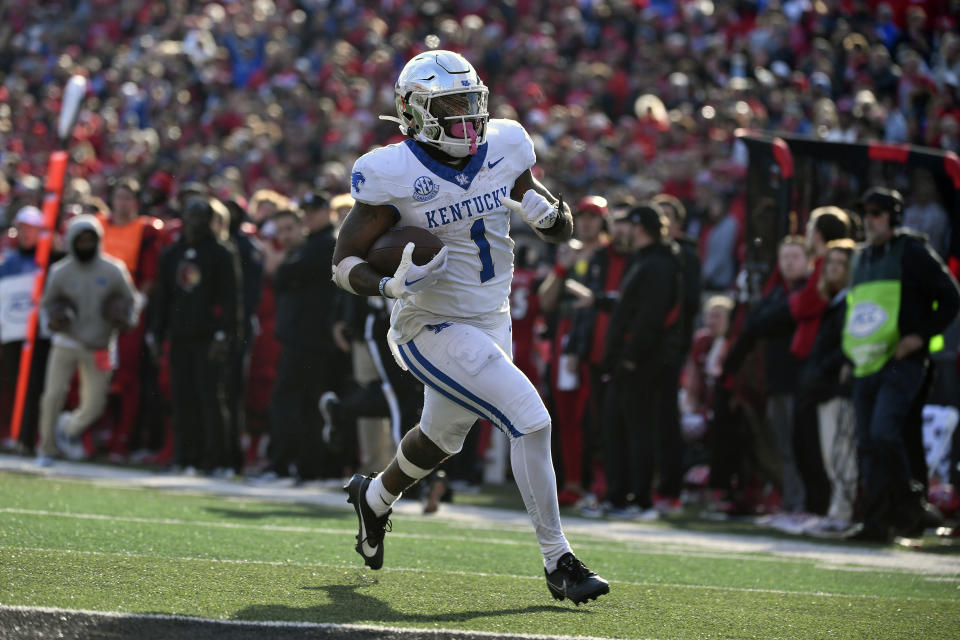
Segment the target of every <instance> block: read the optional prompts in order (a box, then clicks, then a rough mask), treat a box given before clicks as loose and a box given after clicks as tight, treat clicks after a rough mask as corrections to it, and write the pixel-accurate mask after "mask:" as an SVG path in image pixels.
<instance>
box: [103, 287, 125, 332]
mask: <svg viewBox="0 0 960 640" xmlns="http://www.w3.org/2000/svg"><path fill="white" fill-rule="evenodd" d="M131 310H132V309H131V305H130V301H129V300H127V299H126V298H125V297H124V296H123V295H121V294H119V293H112V294H110V295H109V296H107V297H106V298H105V299H104V301H103V304H102V305H101V306H100V313H101V314H102V315H103V319H104V320H106V321H107V322H109V323H110V325H111V326H113V327H117V328H125V327H126V326H127V325H128V324H129V323H130V312H131Z"/></svg>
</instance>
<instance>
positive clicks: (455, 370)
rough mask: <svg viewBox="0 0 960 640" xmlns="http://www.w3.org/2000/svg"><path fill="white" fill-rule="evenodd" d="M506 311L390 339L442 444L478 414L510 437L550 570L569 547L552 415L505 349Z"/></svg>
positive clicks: (455, 441)
mask: <svg viewBox="0 0 960 640" xmlns="http://www.w3.org/2000/svg"><path fill="white" fill-rule="evenodd" d="M511 337H512V336H511V326H510V319H509V316H507V317H506V321H505V322H504V323H503V324H502V325H501V326H499V327H497V328H496V329H493V330H489V331H484V330H483V329H479V328H477V327H474V326H471V325H467V324H461V323H443V324H441V325H428V326H427V327H426V328H425V329H424V330H423V331H421V332H420V333H419V334H417V336H416V337H415V338H414V339H413V340H411V341H409V342H407V343H405V344H401V345H395V346H396V348H397V351H398V353H399V355H400V359H401V361H402V362H403V364H404V366H405V367H406V369H407V370H408V371H410V373H412V374H413V375H414V376H416V377H417V378H418V379H419V380H420V381H421V382H423V384H424V387H425V390H424V402H423V415H422V417H421V420H420V430H421V431H422V432H423V433H424V434H425V435H426V436H427V437H428V438H430V440H432V441H433V442H434V443H435V444H436V445H437V446H438V447H440V448H441V449H443V450H444V451H445V452H447V453H450V454H453V453H457V452H459V451H460V449H461V448H462V447H463V441H464V439H465V438H466V436H467V433H468V432H469V431H470V427H472V426H473V424H474V422H475V421H476V419H477V418H478V417H479V418H483V419H484V420H489V421H490V422H491V423H493V424H494V425H495V426H496V427H497V428H499V429H500V430H501V431H503V432H504V433H505V434H506V435H507V436H508V437H509V438H510V465H511V468H512V469H513V477H514V479H515V480H516V482H517V487H518V488H519V489H520V494H521V496H522V497H523V502H524V505H525V506H526V508H527V513H528V514H529V515H530V519H531V520H532V521H533V526H534V529H535V530H536V534H537V539H538V540H539V542H540V551H541V552H542V553H543V557H544V564H545V566H546V568H547V569H548V570H550V571H552V570H553V569H554V567H555V566H556V562H557V560H558V559H559V558H560V557H561V556H562V555H563V554H565V553H567V552H569V551H570V550H571V549H570V544H569V543H568V542H567V539H566V538H565V537H564V535H563V530H562V528H561V526H560V509H559V505H558V504H557V480H556V476H555V475H554V470H553V461H552V459H551V455H550V415H549V413H548V412H547V408H546V407H545V406H544V405H543V401H542V400H541V399H540V395H539V394H538V393H537V390H536V388H535V387H534V386H533V384H532V383H531V382H530V381H529V380H528V379H527V377H526V376H525V375H524V374H523V372H522V371H520V369H518V368H517V367H516V365H514V364H513V361H512V357H511V351H512V346H511V342H512V341H511Z"/></svg>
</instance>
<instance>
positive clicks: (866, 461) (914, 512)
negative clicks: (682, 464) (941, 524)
mask: <svg viewBox="0 0 960 640" xmlns="http://www.w3.org/2000/svg"><path fill="white" fill-rule="evenodd" d="M925 376H926V365H925V363H924V362H923V361H922V360H918V359H916V358H905V359H903V360H890V361H889V362H887V364H886V365H885V366H884V367H883V369H881V370H880V371H878V372H877V373H874V374H872V375H869V376H865V377H863V378H857V379H855V380H854V382H853V403H854V410H855V411H856V416H857V452H858V454H859V456H860V478H861V482H862V483H863V490H864V501H863V522H864V524H865V525H866V526H868V527H888V526H891V525H904V526H910V525H912V524H915V523H914V522H913V520H915V519H916V518H917V517H919V514H918V504H919V498H920V490H919V487H920V485H919V483H916V482H915V481H914V480H913V478H912V474H911V467H910V460H909V457H908V454H907V449H906V447H905V444H904V437H903V429H904V425H905V424H907V421H908V417H909V413H910V408H911V407H912V405H913V403H914V400H915V399H916V397H917V394H918V393H919V392H920V390H921V388H922V386H923V382H924V378H925Z"/></svg>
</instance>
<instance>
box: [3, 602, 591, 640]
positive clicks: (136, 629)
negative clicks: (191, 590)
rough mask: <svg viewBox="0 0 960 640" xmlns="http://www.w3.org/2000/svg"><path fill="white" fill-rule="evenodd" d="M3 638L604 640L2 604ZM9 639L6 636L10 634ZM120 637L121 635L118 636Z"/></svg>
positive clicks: (14, 639) (17, 639)
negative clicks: (267, 634) (496, 639)
mask: <svg viewBox="0 0 960 640" xmlns="http://www.w3.org/2000/svg"><path fill="white" fill-rule="evenodd" d="M0 629H3V630H4V631H3V633H2V637H3V638H5V639H9V640H33V639H34V638H52V637H67V638H70V637H82V638H84V639H85V640H98V639H100V638H103V639H104V640H106V639H108V638H109V639H115V638H118V637H128V638H137V640H154V639H156V640H175V639H179V638H183V639H187V638H189V639H190V640H263V638H264V634H265V632H269V634H270V635H269V637H270V640H302V639H303V638H304V637H307V636H305V635H304V634H305V633H309V634H310V635H309V636H308V637H310V638H313V639H316V640H378V639H381V638H382V639H384V640H416V639H418V638H424V639H428V640H488V639H489V638H498V639H501V640H572V639H573V638H577V639H579V640H608V639H606V638H595V637H593V636H556V635H540V634H523V633H513V634H503V633H498V632H490V631H459V630H454V629H419V628H396V627H380V626H374V625H360V624H334V623H330V622H293V621H276V622H271V621H256V620H249V621H248V620H228V619H216V618H200V617H196V616H180V615H171V614H160V613H119V612H109V611H91V610H88V609H59V608H55V607H27V606H20V605H4V604H0ZM11 633H12V634H13V635H9V634H11ZM118 633H121V634H122V635H117V634H118Z"/></svg>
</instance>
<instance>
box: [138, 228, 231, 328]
mask: <svg viewBox="0 0 960 640" xmlns="http://www.w3.org/2000/svg"><path fill="white" fill-rule="evenodd" d="M152 302H153V306H154V310H155V313H154V314H153V316H152V317H151V322H150V331H151V332H152V333H153V334H154V335H155V336H156V337H157V339H158V340H163V339H164V338H166V337H170V338H172V339H183V340H209V339H211V338H213V336H214V334H215V333H216V332H218V331H222V332H223V333H224V335H225V336H226V337H227V339H229V340H235V339H237V338H238V337H239V335H240V328H241V326H242V317H243V300H242V293H241V289H240V261H239V259H238V258H237V254H236V252H235V251H233V250H232V249H231V248H229V247H227V246H226V245H223V244H221V243H220V242H218V241H217V240H216V239H215V238H214V237H213V236H208V237H206V238H204V239H203V240H201V241H199V242H198V243H197V244H195V245H188V244H187V243H186V242H185V241H184V239H183V238H181V239H180V240H179V241H178V242H177V243H175V244H173V245H171V246H169V247H168V248H167V249H166V250H165V251H164V252H163V254H162V255H161V256H160V267H159V274H158V277H157V284H156V286H155V287H154V294H153V300H152Z"/></svg>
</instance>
